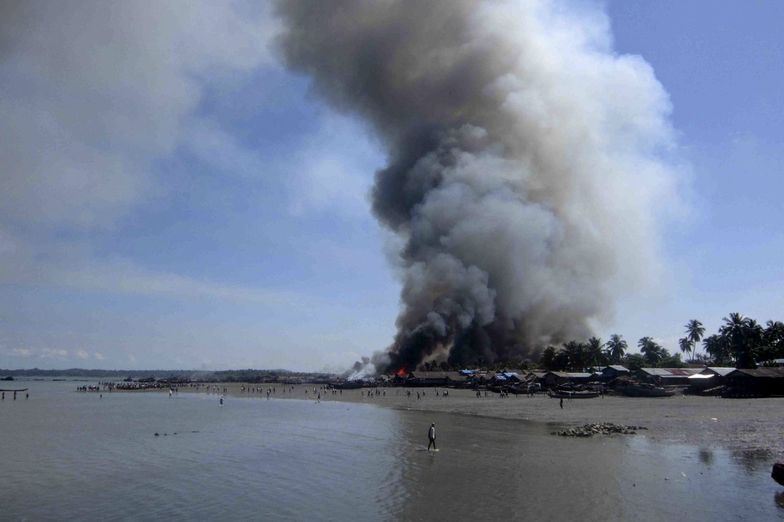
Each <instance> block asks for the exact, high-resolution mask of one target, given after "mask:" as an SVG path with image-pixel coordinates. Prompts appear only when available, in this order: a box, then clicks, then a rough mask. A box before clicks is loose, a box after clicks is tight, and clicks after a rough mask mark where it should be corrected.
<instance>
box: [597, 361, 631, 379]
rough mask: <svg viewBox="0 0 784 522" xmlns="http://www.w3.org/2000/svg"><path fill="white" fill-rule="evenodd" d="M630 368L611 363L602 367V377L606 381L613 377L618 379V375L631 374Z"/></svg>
mask: <svg viewBox="0 0 784 522" xmlns="http://www.w3.org/2000/svg"><path fill="white" fill-rule="evenodd" d="M630 374H631V372H629V369H628V368H627V367H625V366H621V365H620V364H611V365H610V366H606V367H604V368H603V369H602V379H603V380H605V381H611V380H613V379H617V378H618V377H623V376H626V375H630Z"/></svg>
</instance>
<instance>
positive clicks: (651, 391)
mask: <svg viewBox="0 0 784 522" xmlns="http://www.w3.org/2000/svg"><path fill="white" fill-rule="evenodd" d="M618 391H619V392H621V393H622V394H624V395H626V396H627V397H672V396H673V395H675V392H672V391H669V390H665V389H664V388H662V387H660V386H653V385H652V384H629V385H628V386H623V387H621V388H618Z"/></svg>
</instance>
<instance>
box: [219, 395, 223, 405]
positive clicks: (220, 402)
mask: <svg viewBox="0 0 784 522" xmlns="http://www.w3.org/2000/svg"><path fill="white" fill-rule="evenodd" d="M218 403H219V404H220V405H221V406H223V395H221V397H220V399H218Z"/></svg>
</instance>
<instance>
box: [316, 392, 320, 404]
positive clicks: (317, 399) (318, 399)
mask: <svg viewBox="0 0 784 522" xmlns="http://www.w3.org/2000/svg"><path fill="white" fill-rule="evenodd" d="M316 402H321V393H319V394H318V397H317V398H316Z"/></svg>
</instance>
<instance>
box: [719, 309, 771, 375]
mask: <svg viewBox="0 0 784 522" xmlns="http://www.w3.org/2000/svg"><path fill="white" fill-rule="evenodd" d="M722 320H723V321H724V324H723V325H722V326H721V328H719V334H720V335H721V336H722V337H724V338H725V339H726V342H727V344H728V346H729V347H730V350H732V354H733V355H734V356H735V366H736V367H737V368H756V366H757V363H756V362H755V359H756V352H757V349H758V348H759V346H760V345H761V344H762V336H763V329H762V327H761V326H760V325H759V324H758V323H757V321H755V320H754V319H749V318H748V317H744V316H743V315H741V314H739V313H731V314H729V316H727V317H724V318H723V319H722Z"/></svg>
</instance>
